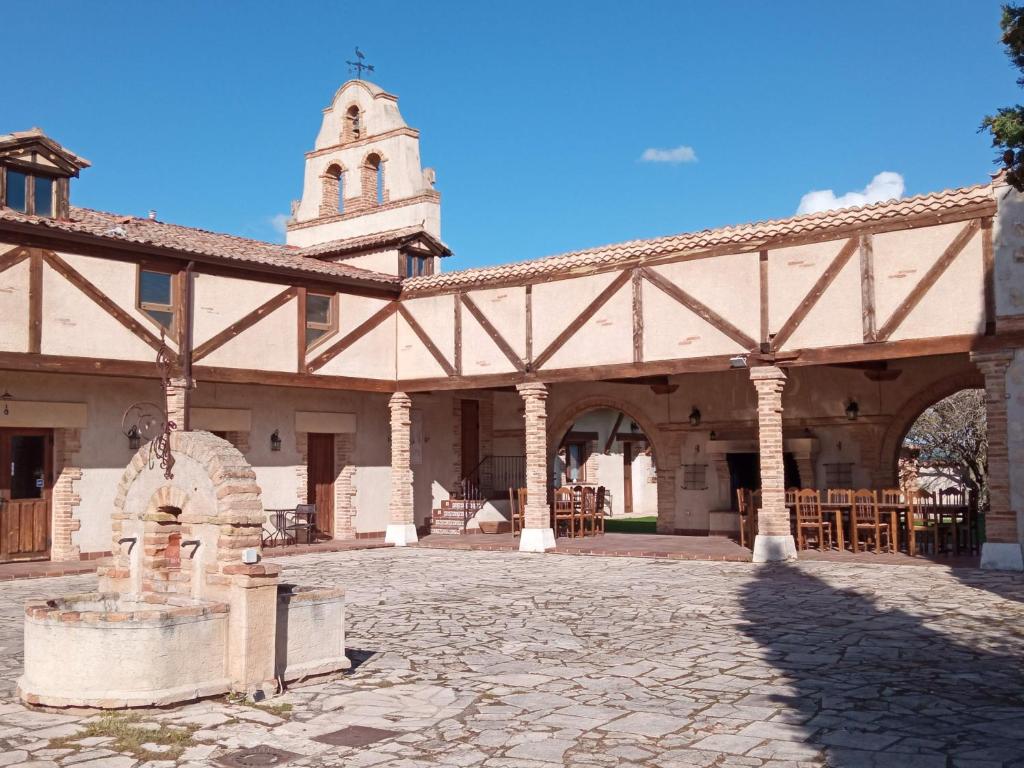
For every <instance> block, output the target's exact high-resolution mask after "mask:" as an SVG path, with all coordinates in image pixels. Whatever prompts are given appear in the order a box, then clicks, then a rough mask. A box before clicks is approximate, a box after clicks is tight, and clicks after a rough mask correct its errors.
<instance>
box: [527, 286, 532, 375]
mask: <svg viewBox="0 0 1024 768" xmlns="http://www.w3.org/2000/svg"><path fill="white" fill-rule="evenodd" d="M525 294H526V298H525V301H526V312H525V315H526V369H527V370H531V371H532V370H533V286H532V285H528V286H526V289H525Z"/></svg>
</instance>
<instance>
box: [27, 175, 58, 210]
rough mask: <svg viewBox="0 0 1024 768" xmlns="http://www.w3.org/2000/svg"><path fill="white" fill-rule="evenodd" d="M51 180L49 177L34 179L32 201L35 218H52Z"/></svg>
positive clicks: (52, 185)
mask: <svg viewBox="0 0 1024 768" xmlns="http://www.w3.org/2000/svg"><path fill="white" fill-rule="evenodd" d="M53 188H54V183H53V179H51V178H50V177H49V176H36V177H35V191H34V192H33V194H32V200H33V203H34V204H35V210H34V211H33V212H34V213H35V215H36V216H53Z"/></svg>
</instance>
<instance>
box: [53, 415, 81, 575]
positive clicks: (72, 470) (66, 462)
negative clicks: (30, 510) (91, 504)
mask: <svg viewBox="0 0 1024 768" xmlns="http://www.w3.org/2000/svg"><path fill="white" fill-rule="evenodd" d="M81 449H82V433H81V430H79V429H67V428H61V429H54V430H53V472H54V482H53V492H52V495H51V498H50V507H51V509H50V519H51V523H50V539H51V541H50V559H51V560H58V561H66V560H77V559H78V558H79V556H80V554H81V550H80V547H79V546H78V545H77V544H75V543H74V533H75V532H76V531H78V530H80V529H81V527H82V521H81V520H80V519H78V509H79V505H80V504H81V503H82V499H81V496H79V494H78V488H77V483H78V481H79V480H81V479H82V468H81V467H79V466H77V465H78V453H79V451H81Z"/></svg>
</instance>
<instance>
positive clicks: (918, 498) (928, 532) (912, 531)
mask: <svg viewBox="0 0 1024 768" xmlns="http://www.w3.org/2000/svg"><path fill="white" fill-rule="evenodd" d="M906 498H907V504H908V506H909V509H908V510H907V553H908V554H909V555H911V556H912V557H916V556H917V552H918V541H919V540H920V541H922V542H931V550H932V554H933V555H937V554H938V553H939V526H938V525H936V524H935V520H934V515H935V504H934V501H935V499H934V497H933V496H932V494H931V493H929V492H928V491H908V492H907V493H906Z"/></svg>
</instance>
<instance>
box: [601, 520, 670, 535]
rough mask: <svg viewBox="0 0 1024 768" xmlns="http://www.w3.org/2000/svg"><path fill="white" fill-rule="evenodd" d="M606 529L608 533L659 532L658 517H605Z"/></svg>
mask: <svg viewBox="0 0 1024 768" xmlns="http://www.w3.org/2000/svg"><path fill="white" fill-rule="evenodd" d="M604 530H605V532H606V533H657V532H658V518H657V517H653V516H652V517H623V518H619V519H618V520H614V519H612V518H610V517H606V518H605V519H604Z"/></svg>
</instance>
